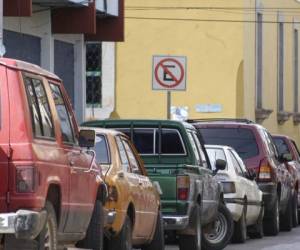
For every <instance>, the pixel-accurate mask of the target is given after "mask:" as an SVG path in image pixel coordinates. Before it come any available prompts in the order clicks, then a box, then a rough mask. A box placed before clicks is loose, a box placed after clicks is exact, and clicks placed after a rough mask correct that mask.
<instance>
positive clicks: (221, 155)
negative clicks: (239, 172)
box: [206, 147, 227, 170]
mask: <svg viewBox="0 0 300 250" xmlns="http://www.w3.org/2000/svg"><path fill="white" fill-rule="evenodd" d="M206 151H207V154H208V158H209V160H210V164H211V167H212V170H216V161H217V160H224V161H226V162H227V159H226V156H225V152H224V150H223V149H221V148H209V147H207V148H206ZM226 169H227V167H226Z"/></svg>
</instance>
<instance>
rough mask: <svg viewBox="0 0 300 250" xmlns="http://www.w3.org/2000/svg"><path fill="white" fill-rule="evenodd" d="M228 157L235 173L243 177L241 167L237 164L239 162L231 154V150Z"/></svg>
mask: <svg viewBox="0 0 300 250" xmlns="http://www.w3.org/2000/svg"><path fill="white" fill-rule="evenodd" d="M229 155H230V158H231V161H232V164H233V167H234V169H235V172H236V173H237V174H238V175H240V176H243V171H242V169H241V166H240V164H239V162H238V161H237V159H236V158H235V156H234V154H233V153H232V151H231V150H229Z"/></svg>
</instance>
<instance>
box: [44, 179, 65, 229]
mask: <svg viewBox="0 0 300 250" xmlns="http://www.w3.org/2000/svg"><path fill="white" fill-rule="evenodd" d="M61 196H62V194H61V187H60V185H59V184H56V183H52V184H50V185H49V187H48V191H47V198H46V201H49V202H51V204H52V205H53V208H54V211H55V215H56V220H57V225H59V224H60V216H61Z"/></svg>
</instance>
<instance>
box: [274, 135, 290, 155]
mask: <svg viewBox="0 0 300 250" xmlns="http://www.w3.org/2000/svg"><path fill="white" fill-rule="evenodd" d="M273 140H274V142H275V145H276V148H277V151H278V153H279V155H281V154H290V153H291V152H290V150H289V147H288V145H287V144H286V142H285V140H284V139H282V138H273Z"/></svg>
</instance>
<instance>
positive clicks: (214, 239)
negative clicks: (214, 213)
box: [205, 213, 228, 244]
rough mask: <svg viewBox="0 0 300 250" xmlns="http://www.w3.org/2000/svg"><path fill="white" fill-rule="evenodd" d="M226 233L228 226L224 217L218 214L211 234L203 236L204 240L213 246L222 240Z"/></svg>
mask: <svg viewBox="0 0 300 250" xmlns="http://www.w3.org/2000/svg"><path fill="white" fill-rule="evenodd" d="M227 231H228V224H227V220H226V217H225V216H224V215H223V214H221V213H219V214H218V217H217V220H216V222H215V228H214V230H213V232H211V233H207V234H205V238H206V239H207V240H208V241H209V242H211V243H213V244H217V243H219V242H220V241H222V240H223V239H224V237H225V236H226V233H227Z"/></svg>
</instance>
